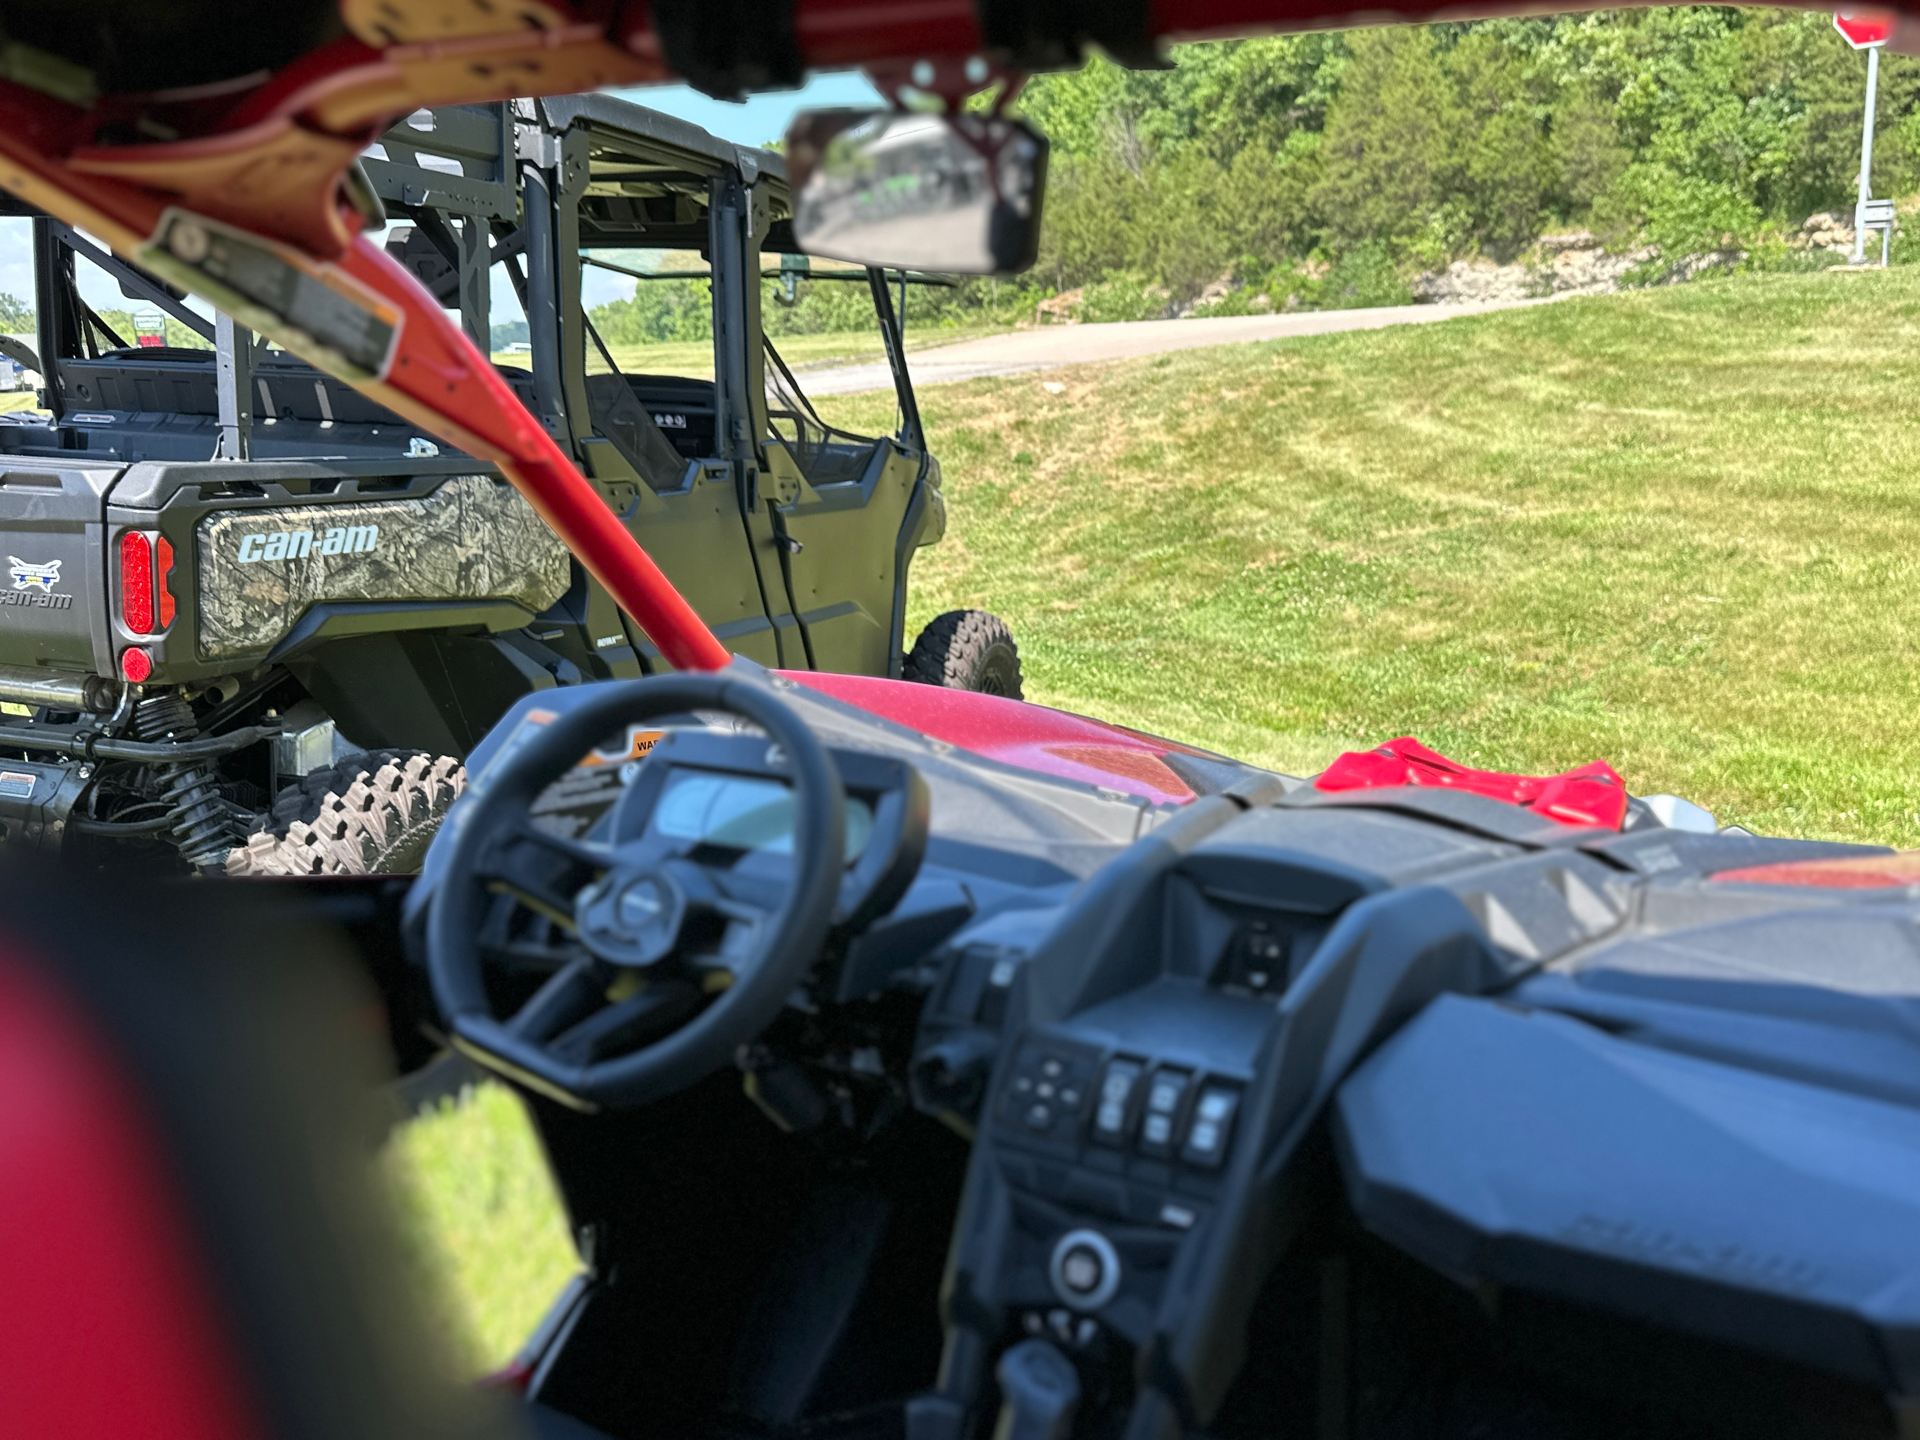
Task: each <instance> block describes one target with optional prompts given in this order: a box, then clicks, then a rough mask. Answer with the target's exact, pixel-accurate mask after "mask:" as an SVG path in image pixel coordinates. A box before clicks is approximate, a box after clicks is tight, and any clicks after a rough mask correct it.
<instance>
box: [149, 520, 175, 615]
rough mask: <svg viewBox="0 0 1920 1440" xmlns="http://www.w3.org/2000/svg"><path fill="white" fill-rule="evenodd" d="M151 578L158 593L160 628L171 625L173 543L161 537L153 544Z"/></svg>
mask: <svg viewBox="0 0 1920 1440" xmlns="http://www.w3.org/2000/svg"><path fill="white" fill-rule="evenodd" d="M153 555H154V564H153V576H154V580H155V582H156V588H157V589H158V590H159V593H160V628H161V629H162V630H164V629H166V628H167V626H169V625H171V624H172V623H173V610H174V605H173V542H172V541H171V540H169V539H167V537H166V536H164V535H162V536H161V537H160V538H159V539H158V540H157V541H155V542H154V552H153Z"/></svg>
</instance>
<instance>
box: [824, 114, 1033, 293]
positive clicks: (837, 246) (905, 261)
mask: <svg viewBox="0 0 1920 1440" xmlns="http://www.w3.org/2000/svg"><path fill="white" fill-rule="evenodd" d="M787 178H788V182H789V184H790V185H791V187H792V191H793V232H794V238H795V239H796V240H798V241H799V242H800V247H801V248H802V249H803V250H805V251H806V252H807V253H808V254H810V255H820V256H824V257H826V258H828V259H833V260H850V261H852V262H854V263H855V264H859V265H877V266H882V267H885V268H888V269H901V270H933V271H944V272H947V273H950V274H956V275H1005V274H1010V273H1012V272H1014V271H1018V270H1025V269H1026V268H1027V267H1028V266H1029V265H1031V264H1033V261H1034V255H1035V253H1036V252H1037V250H1038V248H1039V244H1040V202H1041V198H1042V196H1043V194H1044V193H1045V190H1046V181H1047V141H1046V137H1044V136H1043V135H1041V134H1040V133H1039V132H1038V131H1036V130H1034V129H1033V128H1032V127H1031V126H1029V125H1026V124H1023V123H1022V122H1021V121H1018V120H1008V119H1005V118H1002V117H998V116H990V115H968V114H959V115H925V114H916V113H913V112H910V111H900V110H806V111H802V112H801V113H800V114H798V115H796V116H795V117H794V120H793V125H792V126H791V128H789V129H788V131H787Z"/></svg>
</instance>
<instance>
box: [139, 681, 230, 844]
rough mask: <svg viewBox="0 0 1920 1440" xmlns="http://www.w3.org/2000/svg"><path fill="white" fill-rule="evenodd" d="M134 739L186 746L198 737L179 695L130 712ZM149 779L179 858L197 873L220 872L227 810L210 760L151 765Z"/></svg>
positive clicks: (152, 698) (160, 697) (189, 710)
mask: <svg viewBox="0 0 1920 1440" xmlns="http://www.w3.org/2000/svg"><path fill="white" fill-rule="evenodd" d="M133 733H134V735H135V736H136V737H137V738H138V739H141V740H146V741H159V740H191V739H193V738H194V737H195V736H196V735H198V734H199V733H200V727H199V725H198V724H197V723H195V721H194V718H193V706H192V704H191V703H189V701H188V700H187V697H186V696H185V695H182V694H179V693H177V692H176V693H173V694H166V695H154V696H150V697H149V698H147V699H145V700H142V701H141V702H140V703H139V704H138V705H136V706H134V709H133ZM154 775H155V777H156V778H157V779H158V780H159V782H160V793H161V795H162V797H163V798H164V799H165V800H166V802H167V805H168V806H169V812H168V816H167V821H168V825H167V828H168V829H169V830H170V831H171V832H172V834H173V839H174V843H175V844H177V845H178V846H179V847H180V854H181V856H182V857H183V858H184V859H185V860H186V862H187V863H188V864H189V865H191V866H193V868H194V869H196V870H223V869H225V868H226V863H227V852H228V851H229V850H231V849H232V848H233V840H234V837H233V824H232V809H231V807H229V806H228V804H227V802H226V801H225V800H224V799H223V798H222V797H221V794H220V781H219V777H218V775H217V774H216V773H215V771H214V768H213V762H212V761H211V760H186V761H180V762H177V763H169V764H162V765H156V766H155V767H154Z"/></svg>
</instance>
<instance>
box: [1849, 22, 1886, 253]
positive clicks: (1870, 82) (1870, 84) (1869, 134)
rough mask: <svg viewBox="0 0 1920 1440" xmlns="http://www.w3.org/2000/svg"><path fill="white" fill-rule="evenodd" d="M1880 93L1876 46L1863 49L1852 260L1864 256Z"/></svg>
mask: <svg viewBox="0 0 1920 1440" xmlns="http://www.w3.org/2000/svg"><path fill="white" fill-rule="evenodd" d="M1879 92H1880V47H1879V46H1878V45H1873V46H1869V47H1868V49H1867V117H1866V123H1865V124H1864V125H1862V126H1861V129H1860V198H1859V200H1858V201H1857V202H1856V203H1855V205H1854V207H1853V263H1854V264H1856V265H1859V264H1862V263H1864V262H1865V260H1866V257H1867V223H1866V222H1867V202H1868V201H1869V200H1871V199H1872V198H1873V107H1874V101H1875V100H1876V99H1877V98H1878V96H1879Z"/></svg>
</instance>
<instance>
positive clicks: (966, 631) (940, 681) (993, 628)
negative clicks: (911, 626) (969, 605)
mask: <svg viewBox="0 0 1920 1440" xmlns="http://www.w3.org/2000/svg"><path fill="white" fill-rule="evenodd" d="M900 673H901V674H902V675H903V676H904V677H905V678H906V679H908V680H916V681H918V682H919V683H920V684H922V685H944V686H945V687H946V688H947V689H949V690H977V691H979V692H981V693H982V694H985V695H1004V696H1006V697H1007V698H1008V699H1009V700H1019V699H1023V698H1024V697H1023V696H1022V695H1021V693H1020V647H1019V646H1018V645H1016V644H1014V643H1013V632H1012V631H1010V630H1008V629H1007V624H1006V622H1005V621H1004V620H1002V619H1001V618H1000V617H999V616H998V615H990V614H988V613H987V612H986V611H985V610H949V611H948V612H947V613H946V614H944V615H941V616H938V617H936V618H935V619H933V620H931V621H929V622H928V624H927V628H926V629H924V630H922V631H921V632H920V638H919V639H918V640H916V641H914V642H913V650H912V652H911V653H909V654H908V656H907V663H906V665H905V666H904V667H902V669H901V672H900Z"/></svg>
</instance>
